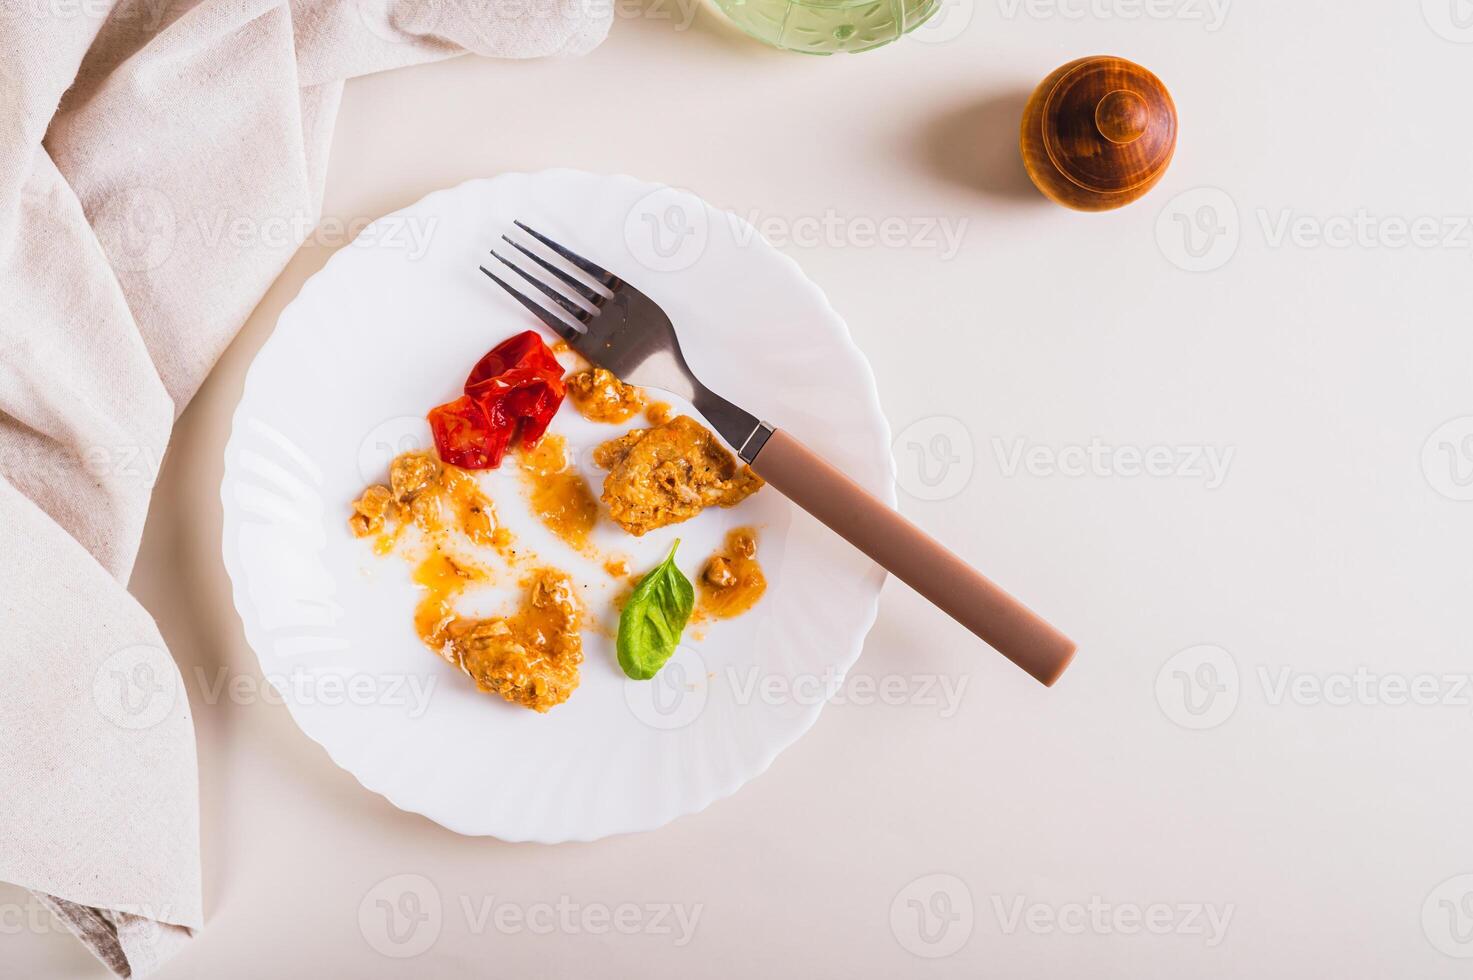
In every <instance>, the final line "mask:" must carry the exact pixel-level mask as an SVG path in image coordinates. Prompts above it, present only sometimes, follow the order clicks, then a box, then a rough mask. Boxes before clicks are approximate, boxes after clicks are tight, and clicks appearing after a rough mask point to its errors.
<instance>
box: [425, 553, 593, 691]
mask: <svg viewBox="0 0 1473 980" xmlns="http://www.w3.org/2000/svg"><path fill="white" fill-rule="evenodd" d="M524 584H525V588H526V594H525V595H524V597H523V600H522V604H521V608H520V609H518V610H517V611H516V612H515V613H513V614H512V615H510V616H494V617H491V618H488V619H465V618H461V617H456V618H455V619H452V620H451V621H450V622H449V623H448V624H447V625H446V628H445V636H446V642H445V646H444V647H443V648H442V649H441V654H440V655H441V656H442V657H444V658H445V659H446V660H449V661H450V662H451V663H452V664H454V665H455V666H457V667H459V668H460V669H461V670H463V671H464V672H465V673H466V674H468V675H469V676H470V678H471V679H472V680H474V681H475V682H476V687H478V688H480V689H481V690H482V691H486V692H488V693H493V694H499V695H501V696H502V697H503V698H505V699H506V700H508V701H510V702H511V703H512V704H519V705H521V706H522V707H524V708H531V709H532V710H533V711H538V712H542V711H546V710H547V709H549V708H551V707H553V706H555V705H559V704H562V703H563V702H564V701H566V700H568V696H569V695H571V694H572V693H573V690H574V689H575V688H577V686H578V665H579V664H581V663H583V637H582V635H581V634H580V633H579V620H580V618H581V617H580V615H579V609H578V602H577V600H576V599H575V598H574V595H573V584H572V581H571V580H570V579H569V578H568V576H567V574H566V573H565V572H560V571H558V570H557V569H555V568H539V569H537V570H535V571H533V572H532V574H531V576H530V577H529V578H528V579H527V581H526V582H525V583H524ZM452 658H453V659H452Z"/></svg>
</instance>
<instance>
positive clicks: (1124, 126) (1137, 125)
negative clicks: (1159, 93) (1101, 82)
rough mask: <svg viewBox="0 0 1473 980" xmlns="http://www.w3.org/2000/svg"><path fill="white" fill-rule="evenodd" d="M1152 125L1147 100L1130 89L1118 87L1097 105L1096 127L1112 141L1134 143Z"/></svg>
mask: <svg viewBox="0 0 1473 980" xmlns="http://www.w3.org/2000/svg"><path fill="white" fill-rule="evenodd" d="M1150 125H1151V112H1150V109H1149V108H1148V107H1147V105H1146V100H1145V99H1143V98H1141V97H1140V96H1139V95H1136V94H1135V93H1134V92H1132V91H1130V90H1129V89H1124V88H1117V89H1116V90H1115V91H1113V92H1111V93H1109V94H1108V95H1106V96H1105V97H1104V98H1103V99H1101V100H1100V104H1099V105H1097V106H1095V128H1096V129H1098V130H1099V131H1100V135H1101V136H1103V137H1104V138H1105V139H1107V140H1109V141H1110V142H1111V143H1134V142H1135V141H1136V140H1138V139H1140V138H1141V136H1142V134H1144V133H1145V131H1146V129H1147V127H1149V126H1150Z"/></svg>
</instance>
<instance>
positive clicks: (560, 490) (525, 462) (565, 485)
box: [517, 434, 598, 551]
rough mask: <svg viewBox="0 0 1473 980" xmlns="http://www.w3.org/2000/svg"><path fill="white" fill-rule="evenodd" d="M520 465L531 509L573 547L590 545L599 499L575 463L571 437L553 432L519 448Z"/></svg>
mask: <svg viewBox="0 0 1473 980" xmlns="http://www.w3.org/2000/svg"><path fill="white" fill-rule="evenodd" d="M517 462H518V468H519V469H520V470H521V474H522V481H523V483H524V484H525V485H526V487H527V491H528V498H529V499H530V500H531V503H532V509H533V510H534V511H535V512H536V513H537V517H538V519H539V520H541V521H542V523H543V524H544V525H546V526H547V529H548V530H549V531H551V532H552V533H553V534H556V535H557V536H558V537H559V538H562V539H563V540H564V541H565V542H567V543H568V544H569V545H571V546H572V547H574V548H576V549H578V550H580V551H582V550H585V549H587V547H588V534H589V532H590V531H592V530H593V525H594V524H595V523H597V521H598V501H597V500H595V499H594V497H593V491H592V490H590V489H589V488H588V481H587V480H585V479H583V474H581V473H579V472H578V470H577V468H576V467H574V465H573V459H572V455H571V453H569V451H568V440H567V439H566V438H564V437H563V436H560V435H556V434H550V435H545V436H543V437H542V438H541V439H540V440H538V442H537V445H536V446H534V447H532V448H530V449H528V448H523V449H521V450H520V451H519V452H518V460H517Z"/></svg>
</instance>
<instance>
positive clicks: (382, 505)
mask: <svg viewBox="0 0 1473 980" xmlns="http://www.w3.org/2000/svg"><path fill="white" fill-rule="evenodd" d="M411 525H412V526H415V527H418V528H419V529H420V530H422V531H424V532H425V533H427V534H432V535H444V534H446V533H449V532H450V531H455V532H458V533H460V534H463V535H464V536H465V537H466V538H467V539H468V540H469V541H470V542H471V543H472V544H477V545H485V546H490V547H493V548H496V549H497V550H498V551H501V550H504V549H506V548H508V547H510V545H511V543H512V536H511V532H510V531H508V530H506V529H505V528H503V527H500V526H499V525H498V524H497V522H496V510H495V508H494V507H493V506H492V503H491V498H489V497H487V496H486V494H485V493H483V492H482V491H481V485H480V484H479V483H477V482H476V478H475V477H474V476H472V475H471V474H470V473H468V472H466V471H465V470H463V469H460V468H459V467H456V466H445V465H442V464H441V463H440V461H439V460H437V459H435V457H434V456H432V455H431V454H429V453H425V452H407V453H402V454H401V455H399V456H396V457H395V458H394V461H393V462H392V463H390V464H389V485H388V486H383V485H381V484H375V485H374V486H371V487H369V488H368V489H367V490H364V491H363V495H362V496H360V497H359V498H358V499H357V500H355V501H353V515H352V517H350V518H349V519H348V526H349V527H350V528H351V529H352V531H353V533H354V534H356V535H357V536H358V537H360V538H362V537H367V536H368V535H370V534H377V535H379V540H378V542H377V544H376V546H375V547H376V549H377V550H378V551H380V552H387V551H389V550H391V549H392V548H393V546H394V543H395V542H396V541H397V540H398V537H399V535H400V534H401V533H402V532H403V530H404V528H405V527H407V526H411Z"/></svg>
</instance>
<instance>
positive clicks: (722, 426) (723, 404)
mask: <svg viewBox="0 0 1473 980" xmlns="http://www.w3.org/2000/svg"><path fill="white" fill-rule="evenodd" d="M695 389H696V390H695V396H694V397H693V398H692V399H691V403H692V404H694V405H695V406H696V411H698V412H700V413H701V414H702V415H704V416H705V417H706V421H708V422H710V423H711V427H712V428H713V429H715V430H716V432H717V433H718V434H719V435H720V436H721V438H723V439H725V440H726V441H727V443H728V444H729V445H730V446H731V447H732V448H733V449H735V450H736V452H737V455H738V456H740V457H741V460H742V462H744V463H750V462H751V461H752V460H753V459H755V458H756V457H757V454H758V453H759V452H761V451H762V447H763V446H764V445H765V444H766V443H767V437H768V436H770V435H772V426H770V425H768V424H767V423H766V422H763V421H761V420H759V419H758V418H757V416H755V415H753V414H752V413H751V412H748V411H746V410H744V409H741V408H738V407H737V406H735V405H733V404H732V403H731V402H729V401H727V400H726V399H725V398H722V397H721V396H720V395H718V394H716V392H714V391H712V390H711V389H710V388H707V387H706V386H705V385H703V384H700V383H699V382H697V383H696V386H695Z"/></svg>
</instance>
